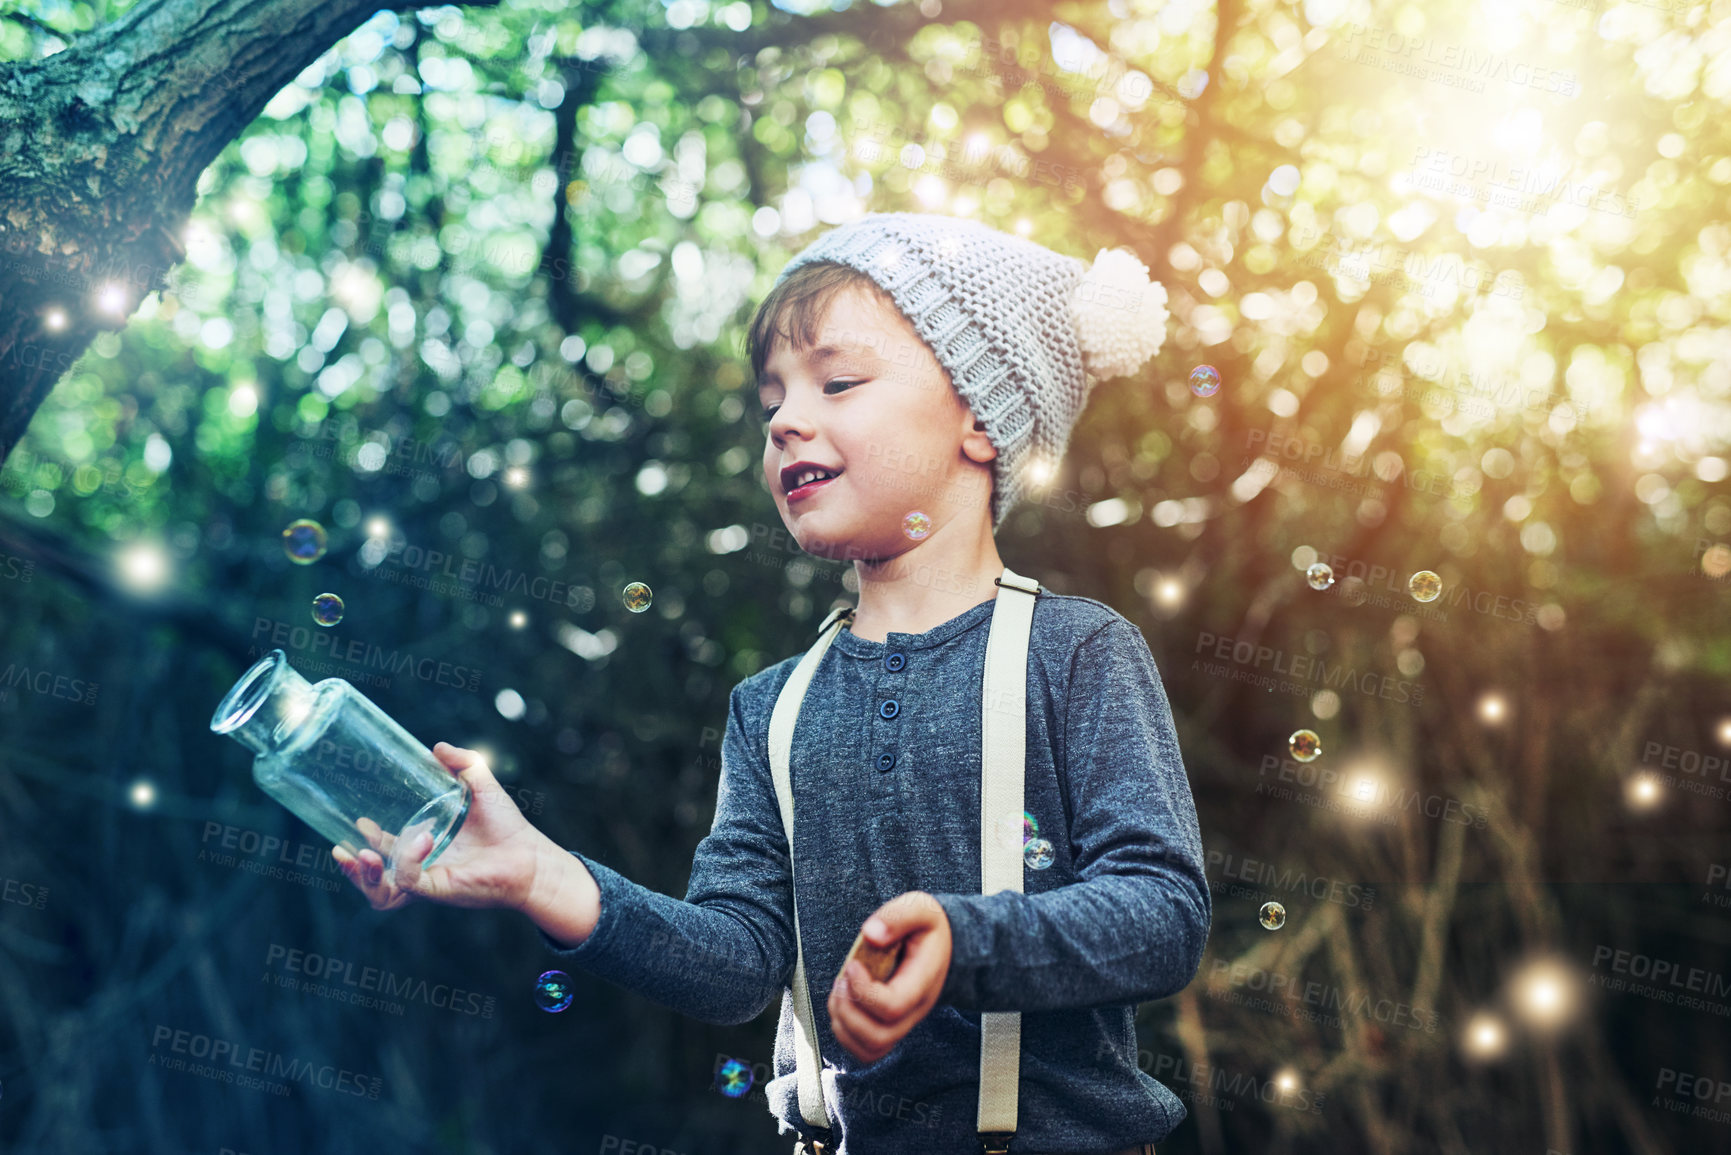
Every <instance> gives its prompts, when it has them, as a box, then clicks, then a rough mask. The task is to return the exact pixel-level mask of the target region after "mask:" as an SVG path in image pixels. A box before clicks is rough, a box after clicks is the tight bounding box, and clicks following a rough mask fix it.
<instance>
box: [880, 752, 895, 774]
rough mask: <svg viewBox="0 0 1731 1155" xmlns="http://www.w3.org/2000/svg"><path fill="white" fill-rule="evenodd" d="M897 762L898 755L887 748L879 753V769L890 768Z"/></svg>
mask: <svg viewBox="0 0 1731 1155" xmlns="http://www.w3.org/2000/svg"><path fill="white" fill-rule="evenodd" d="M895 764H896V756H895V755H894V754H891V753H890V752H889V751H887V750H886V751H884V752H883V753H882V754H879V755H878V769H879V770H888V769H889V768H890V767H892V766H894V765H895Z"/></svg>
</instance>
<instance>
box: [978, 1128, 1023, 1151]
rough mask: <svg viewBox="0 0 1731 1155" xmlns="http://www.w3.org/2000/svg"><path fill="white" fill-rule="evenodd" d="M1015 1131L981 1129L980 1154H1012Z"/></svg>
mask: <svg viewBox="0 0 1731 1155" xmlns="http://www.w3.org/2000/svg"><path fill="white" fill-rule="evenodd" d="M1015 1137H1016V1133H1015V1132H1014V1131H981V1132H980V1155H1010V1140H1011V1139H1014V1138H1015Z"/></svg>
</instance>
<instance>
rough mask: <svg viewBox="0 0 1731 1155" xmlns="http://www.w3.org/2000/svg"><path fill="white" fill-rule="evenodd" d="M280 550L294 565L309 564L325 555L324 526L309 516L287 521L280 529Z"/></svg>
mask: <svg viewBox="0 0 1731 1155" xmlns="http://www.w3.org/2000/svg"><path fill="white" fill-rule="evenodd" d="M282 551H283V552H284V553H286V554H288V559H289V560H290V561H292V562H294V563H295V564H296V565H311V564H313V562H315V561H317V560H319V558H321V557H323V556H325V527H324V526H322V525H320V524H319V523H318V522H316V521H314V520H312V519H311V518H309V517H303V518H301V519H300V520H299V521H291V522H289V526H288V528H287V529H285V530H283V531H282Z"/></svg>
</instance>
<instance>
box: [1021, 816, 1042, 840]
mask: <svg viewBox="0 0 1731 1155" xmlns="http://www.w3.org/2000/svg"><path fill="white" fill-rule="evenodd" d="M1038 837H1040V820H1039V819H1038V818H1035V817H1034V816H1033V814H1032V813H1030V812H1029V811H1026V810H1024V811H1022V845H1023V846H1026V845H1027V844H1028V842H1029V841H1030V840H1031V839H1035V838H1038Z"/></svg>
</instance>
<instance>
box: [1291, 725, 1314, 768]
mask: <svg viewBox="0 0 1731 1155" xmlns="http://www.w3.org/2000/svg"><path fill="white" fill-rule="evenodd" d="M1286 748H1287V749H1288V750H1291V751H1292V756H1293V757H1294V758H1296V759H1298V760H1299V761H1300V762H1314V761H1316V756H1317V755H1318V754H1321V753H1322V739H1321V738H1318V737H1317V736H1316V731H1315V730H1294V731H1293V732H1292V737H1290V738H1288V739H1287V740H1286Z"/></svg>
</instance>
